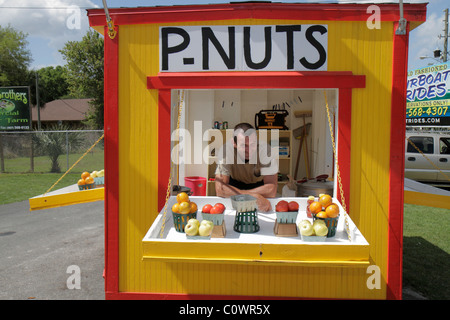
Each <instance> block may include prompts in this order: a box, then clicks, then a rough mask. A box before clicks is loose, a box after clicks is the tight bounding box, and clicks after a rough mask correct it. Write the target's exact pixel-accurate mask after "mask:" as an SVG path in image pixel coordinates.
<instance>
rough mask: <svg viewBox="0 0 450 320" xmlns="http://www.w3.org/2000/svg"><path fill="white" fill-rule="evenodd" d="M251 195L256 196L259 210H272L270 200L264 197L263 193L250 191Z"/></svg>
mask: <svg viewBox="0 0 450 320" xmlns="http://www.w3.org/2000/svg"><path fill="white" fill-rule="evenodd" d="M250 195H252V196H254V197H255V198H256V204H257V205H258V211H260V212H268V211H270V210H272V205H271V204H270V201H269V200H267V199H266V198H264V197H263V196H262V195H260V194H258V193H250Z"/></svg>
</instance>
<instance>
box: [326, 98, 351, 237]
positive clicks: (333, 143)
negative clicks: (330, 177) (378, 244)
mask: <svg viewBox="0 0 450 320" xmlns="http://www.w3.org/2000/svg"><path fill="white" fill-rule="evenodd" d="M323 94H324V96H325V107H326V108H327V117H328V126H329V127H330V135H331V143H332V146H333V154H334V159H335V163H336V176H337V181H338V186H339V192H340V194H341V205H342V209H344V221H345V229H346V231H347V235H348V240H349V241H352V237H351V234H350V227H349V224H348V215H347V206H346V205H345V197H344V189H343V187H342V179H341V172H340V170H339V163H338V161H337V154H336V144H335V140H334V133H333V126H332V125H331V118H330V109H329V107H328V100H327V93H326V92H325V90H324V91H323Z"/></svg>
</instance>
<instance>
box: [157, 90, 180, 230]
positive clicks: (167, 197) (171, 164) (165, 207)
mask: <svg viewBox="0 0 450 320" xmlns="http://www.w3.org/2000/svg"><path fill="white" fill-rule="evenodd" d="M183 104H184V90H181V94H180V91H178V118H177V130H176V134H177V138H179V136H178V135H179V130H178V129H179V128H180V119H181V110H182V108H183ZM177 150H178V147H177ZM172 171H173V161H170V174H169V182H168V184H167V191H166V202H165V204H164V210H163V216H162V219H163V220H162V225H161V230H160V233H159V237H160V238H162V237H163V235H164V229H165V227H166V215H167V206H168V204H169V198H170V194H171V190H172Z"/></svg>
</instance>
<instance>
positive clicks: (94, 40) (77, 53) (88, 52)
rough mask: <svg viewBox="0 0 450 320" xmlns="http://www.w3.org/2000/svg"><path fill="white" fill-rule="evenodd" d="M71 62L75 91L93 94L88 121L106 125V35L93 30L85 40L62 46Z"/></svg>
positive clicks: (70, 81)
mask: <svg viewBox="0 0 450 320" xmlns="http://www.w3.org/2000/svg"><path fill="white" fill-rule="evenodd" d="M60 52H61V54H62V55H63V57H64V59H65V60H66V62H67V64H66V65H65V68H66V76H67V83H68V85H69V92H70V94H71V95H73V96H76V97H78V98H81V97H85V98H91V99H92V100H91V101H90V102H89V104H90V110H89V112H88V114H87V117H86V118H87V122H88V125H89V126H91V127H92V128H95V129H103V38H102V37H101V36H100V35H99V34H98V33H97V32H95V31H93V30H89V31H88V32H87V33H86V35H84V37H83V39H82V40H81V41H69V42H67V43H66V44H65V45H64V48H63V49H62V50H60Z"/></svg>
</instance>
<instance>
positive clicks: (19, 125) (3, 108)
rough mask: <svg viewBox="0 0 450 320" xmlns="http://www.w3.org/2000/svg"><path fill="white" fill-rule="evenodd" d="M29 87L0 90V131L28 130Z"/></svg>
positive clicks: (29, 125)
mask: <svg viewBox="0 0 450 320" xmlns="http://www.w3.org/2000/svg"><path fill="white" fill-rule="evenodd" d="M30 129H31V114H30V90H29V87H2V88H0V130H30Z"/></svg>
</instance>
